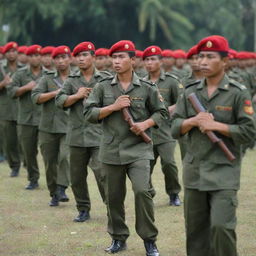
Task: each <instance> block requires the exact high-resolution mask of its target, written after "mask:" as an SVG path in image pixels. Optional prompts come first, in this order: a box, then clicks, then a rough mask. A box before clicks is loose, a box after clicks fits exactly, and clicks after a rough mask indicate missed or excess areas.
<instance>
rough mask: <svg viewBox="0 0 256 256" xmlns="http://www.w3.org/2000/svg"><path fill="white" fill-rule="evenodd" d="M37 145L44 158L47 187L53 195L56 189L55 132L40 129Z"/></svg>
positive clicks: (57, 144) (56, 153)
mask: <svg viewBox="0 0 256 256" xmlns="http://www.w3.org/2000/svg"><path fill="white" fill-rule="evenodd" d="M39 145H40V149H41V154H42V156H43V160H44V166H45V174H46V183H47V187H48V190H49V192H50V196H51V197H53V196H54V195H55V194H56V191H57V165H58V153H59V138H58V137H57V136H56V135H55V134H52V133H46V132H41V131H40V132H39Z"/></svg>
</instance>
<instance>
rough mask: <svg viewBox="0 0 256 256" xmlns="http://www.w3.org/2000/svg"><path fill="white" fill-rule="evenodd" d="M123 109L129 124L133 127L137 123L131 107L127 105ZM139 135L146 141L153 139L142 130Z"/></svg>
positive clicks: (149, 141)
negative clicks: (130, 109)
mask: <svg viewBox="0 0 256 256" xmlns="http://www.w3.org/2000/svg"><path fill="white" fill-rule="evenodd" d="M121 111H122V113H123V117H124V120H125V121H126V122H127V123H128V124H129V126H130V127H133V126H134V125H135V122H134V120H133V118H132V115H131V113H130V111H129V109H128V108H127V107H126V108H122V109H121ZM139 136H141V137H142V139H143V140H144V142H146V143H151V141H152V140H151V138H150V137H149V136H148V135H147V134H146V133H145V132H141V133H140V134H139Z"/></svg>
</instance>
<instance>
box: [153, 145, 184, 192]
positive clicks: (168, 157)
mask: <svg viewBox="0 0 256 256" xmlns="http://www.w3.org/2000/svg"><path fill="white" fill-rule="evenodd" d="M175 146H176V142H175V141H170V142H167V143H163V144H160V145H157V149H158V152H159V155H160V158H161V165H162V171H163V173H164V180H165V191H166V193H167V194H168V195H171V194H178V193H179V192H180V190H181V186H180V184H179V177H178V167H177V165H176V162H175V159H174V153H175Z"/></svg>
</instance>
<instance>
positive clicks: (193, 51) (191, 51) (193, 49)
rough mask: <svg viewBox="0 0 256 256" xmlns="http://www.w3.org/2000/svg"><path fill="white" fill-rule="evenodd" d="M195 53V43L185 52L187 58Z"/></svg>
mask: <svg viewBox="0 0 256 256" xmlns="http://www.w3.org/2000/svg"><path fill="white" fill-rule="evenodd" d="M196 54H197V45H194V46H193V47H191V48H190V49H189V51H188V52H187V59H190V58H191V57H192V56H193V55H196Z"/></svg>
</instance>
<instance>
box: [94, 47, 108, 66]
mask: <svg viewBox="0 0 256 256" xmlns="http://www.w3.org/2000/svg"><path fill="white" fill-rule="evenodd" d="M107 58H108V50H107V49H105V48H99V49H97V50H96V51H95V67H96V68H97V69H98V70H99V71H104V70H106V66H107Z"/></svg>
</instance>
